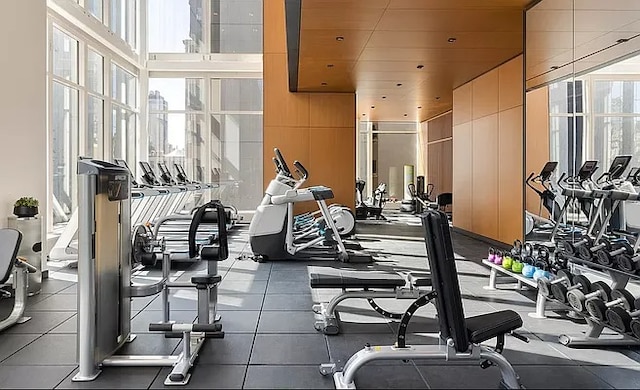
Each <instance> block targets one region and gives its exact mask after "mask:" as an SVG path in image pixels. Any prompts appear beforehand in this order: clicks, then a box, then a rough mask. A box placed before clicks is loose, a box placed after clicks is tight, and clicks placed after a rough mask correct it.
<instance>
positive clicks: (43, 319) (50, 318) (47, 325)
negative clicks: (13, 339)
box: [4, 311, 75, 334]
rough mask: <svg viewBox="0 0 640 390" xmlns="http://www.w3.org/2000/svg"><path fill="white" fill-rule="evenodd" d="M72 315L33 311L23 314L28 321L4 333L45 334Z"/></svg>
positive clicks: (59, 312) (70, 312)
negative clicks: (28, 318)
mask: <svg viewBox="0 0 640 390" xmlns="http://www.w3.org/2000/svg"><path fill="white" fill-rule="evenodd" d="M74 314H75V313H74V312H72V311H33V312H30V313H27V314H25V316H27V317H31V319H30V320H29V321H27V322H25V323H22V324H16V325H14V326H12V327H11V328H9V329H7V330H5V331H4V333H5V334H15V333H47V332H48V331H50V330H51V329H53V328H55V327H56V326H58V325H60V324H62V323H63V322H64V321H66V320H68V319H69V318H71V317H72V316H73V315H74Z"/></svg>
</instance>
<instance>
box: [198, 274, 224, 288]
mask: <svg viewBox="0 0 640 390" xmlns="http://www.w3.org/2000/svg"><path fill="white" fill-rule="evenodd" d="M221 281H222V276H220V275H204V276H192V277H191V283H193V284H196V285H198V284H200V285H207V286H210V285H213V284H216V283H220V282H221Z"/></svg>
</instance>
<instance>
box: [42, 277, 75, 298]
mask: <svg viewBox="0 0 640 390" xmlns="http://www.w3.org/2000/svg"><path fill="white" fill-rule="evenodd" d="M75 284H76V283H74V282H69V281H66V280H56V279H51V278H48V279H44V280H43V281H42V290H40V293H41V294H42V293H44V294H56V293H59V292H60V291H62V290H64V289H66V288H69V287H70V286H73V285H75Z"/></svg>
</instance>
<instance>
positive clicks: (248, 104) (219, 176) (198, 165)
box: [147, 74, 262, 210]
mask: <svg viewBox="0 0 640 390" xmlns="http://www.w3.org/2000/svg"><path fill="white" fill-rule="evenodd" d="M159 76H161V74H160V75H156V74H153V75H152V77H150V78H149V92H148V102H149V105H148V108H149V119H148V127H147V129H148V137H149V144H148V155H149V162H150V164H151V165H152V166H153V167H154V168H155V167H157V164H158V163H159V162H165V163H167V166H169V167H170V168H171V169H173V166H174V164H182V166H183V167H184V168H185V171H186V172H187V175H189V177H190V178H192V179H193V180H197V181H201V182H206V183H216V184H219V185H220V188H221V195H220V199H221V200H222V201H223V202H227V203H229V204H233V205H235V206H236V207H237V208H239V209H240V210H253V209H255V207H256V206H257V205H258V203H259V202H260V199H261V198H262V80H261V79H249V78H246V79H239V78H229V79H224V78H223V79H220V78H215V77H212V76H207V75H202V76H201V77H190V78H176V77H159Z"/></svg>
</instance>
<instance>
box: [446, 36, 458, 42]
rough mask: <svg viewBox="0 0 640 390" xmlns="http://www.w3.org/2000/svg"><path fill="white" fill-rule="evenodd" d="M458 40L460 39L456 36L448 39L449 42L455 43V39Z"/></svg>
mask: <svg viewBox="0 0 640 390" xmlns="http://www.w3.org/2000/svg"><path fill="white" fill-rule="evenodd" d="M457 40H458V39H457V38H456V37H451V38H449V39H447V42H449V43H453V42H455V41H457Z"/></svg>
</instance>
